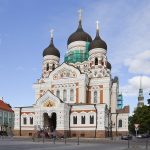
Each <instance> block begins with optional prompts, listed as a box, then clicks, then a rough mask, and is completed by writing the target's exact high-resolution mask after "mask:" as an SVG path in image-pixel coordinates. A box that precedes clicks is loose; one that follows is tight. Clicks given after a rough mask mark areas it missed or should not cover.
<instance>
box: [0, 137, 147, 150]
mask: <svg viewBox="0 0 150 150" xmlns="http://www.w3.org/2000/svg"><path fill="white" fill-rule="evenodd" d="M99 149H103V150H104V149H105V150H127V149H128V142H127V141H121V140H118V141H112V140H107V139H106V140H104V139H103V140H94V139H91V140H90V139H84V140H80V142H79V143H78V140H77V139H72V140H69V139H67V141H66V143H65V140H64V139H63V140H56V141H55V143H54V141H53V140H44V141H43V139H36V140H35V141H33V140H32V139H31V138H13V139H12V138H4V139H2V138H1V139H0V150H99ZM130 149H132V150H142V149H146V146H145V144H144V142H142V143H141V144H140V143H139V142H137V143H133V142H132V143H130ZM148 149H150V145H149V148H148Z"/></svg>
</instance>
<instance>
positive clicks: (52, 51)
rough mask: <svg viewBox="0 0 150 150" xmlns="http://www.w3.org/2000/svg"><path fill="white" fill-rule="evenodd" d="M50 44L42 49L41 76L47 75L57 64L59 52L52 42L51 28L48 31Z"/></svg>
mask: <svg viewBox="0 0 150 150" xmlns="http://www.w3.org/2000/svg"><path fill="white" fill-rule="evenodd" d="M50 33H51V40H50V45H49V46H48V47H47V48H46V49H44V51H43V67H42V70H43V71H42V76H43V77H44V78H45V77H48V75H49V74H50V72H52V71H53V70H54V69H55V68H57V67H58V66H59V60H60V52H59V50H58V49H57V48H56V47H55V46H54V43H53V30H51V31H50Z"/></svg>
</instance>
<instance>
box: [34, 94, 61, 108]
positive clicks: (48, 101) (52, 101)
mask: <svg viewBox="0 0 150 150" xmlns="http://www.w3.org/2000/svg"><path fill="white" fill-rule="evenodd" d="M62 103H63V102H62V101H61V100H60V99H59V98H58V97H56V96H55V95H53V94H52V93H51V92H50V91H47V92H46V93H45V94H44V95H43V96H42V97H40V98H39V99H38V100H37V101H36V104H35V105H36V106H42V107H45V108H48V107H57V106H59V105H60V104H62Z"/></svg>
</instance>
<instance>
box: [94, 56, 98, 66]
mask: <svg viewBox="0 0 150 150" xmlns="http://www.w3.org/2000/svg"><path fill="white" fill-rule="evenodd" d="M95 65H98V58H97V57H96V58H95Z"/></svg>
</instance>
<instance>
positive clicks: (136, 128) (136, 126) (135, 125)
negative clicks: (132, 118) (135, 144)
mask: <svg viewBox="0 0 150 150" xmlns="http://www.w3.org/2000/svg"><path fill="white" fill-rule="evenodd" d="M134 127H135V132H136V136H137V131H138V130H139V124H134Z"/></svg>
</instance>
